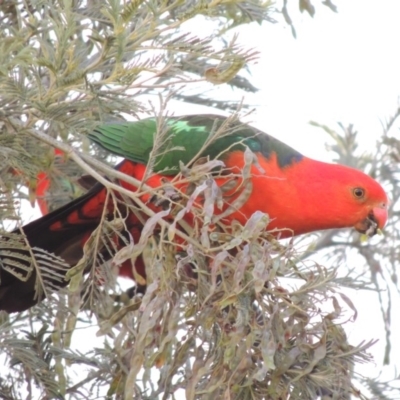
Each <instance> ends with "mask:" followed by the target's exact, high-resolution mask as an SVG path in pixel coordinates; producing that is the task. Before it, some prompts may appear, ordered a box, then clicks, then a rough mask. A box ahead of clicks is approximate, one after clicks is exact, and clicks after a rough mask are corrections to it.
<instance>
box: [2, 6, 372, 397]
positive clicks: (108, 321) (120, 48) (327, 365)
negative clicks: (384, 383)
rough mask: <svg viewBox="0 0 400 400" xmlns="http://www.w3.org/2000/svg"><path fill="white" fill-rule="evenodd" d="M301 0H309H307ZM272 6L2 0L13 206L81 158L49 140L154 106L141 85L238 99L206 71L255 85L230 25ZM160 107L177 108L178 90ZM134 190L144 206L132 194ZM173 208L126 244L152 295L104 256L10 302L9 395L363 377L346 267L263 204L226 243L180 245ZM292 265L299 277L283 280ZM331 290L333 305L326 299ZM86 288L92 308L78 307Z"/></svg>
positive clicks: (324, 388) (199, 183)
mask: <svg viewBox="0 0 400 400" xmlns="http://www.w3.org/2000/svg"><path fill="white" fill-rule="evenodd" d="M325 3H327V4H328V5H330V4H331V3H330V2H325ZM285 4H286V2H285ZM300 6H301V8H302V9H311V8H310V7H311V3H310V2H304V1H300ZM273 11H274V9H273V8H272V4H270V2H268V1H256V0H250V1H240V0H232V1H224V0H214V1H212V0H210V1H182V0H177V1H173V0H172V1H167V0H165V1H151V0H147V1H140V0H139V1H135V0H133V1H126V2H122V1H116V0H114V1H108V2H107V1H106V2H105V1H96V0H92V1H53V2H52V1H30V2H23V1H6V2H1V4H0V129H1V131H0V144H1V147H0V157H1V159H0V161H1V171H0V178H1V181H0V189H1V193H2V195H3V196H2V200H1V203H0V206H1V207H0V209H1V213H2V214H1V216H2V219H4V218H5V217H7V218H16V216H17V213H16V212H15V211H14V206H15V199H16V198H21V197H27V196H28V195H27V194H26V193H27V192H26V190H25V189H26V187H27V186H28V187H29V193H28V194H29V197H30V198H31V200H34V197H35V178H36V175H37V173H38V172H39V171H42V170H45V171H47V172H48V174H49V175H50V176H51V178H52V179H54V180H56V181H57V180H59V179H60V178H61V179H63V178H68V179H70V178H71V176H72V177H76V176H77V175H79V174H80V171H81V169H80V168H78V167H77V166H76V165H75V164H73V163H70V162H69V160H68V157H67V160H64V161H62V162H59V161H57V160H55V159H54V156H53V154H52V151H50V150H49V147H48V143H61V142H62V143H63V144H65V143H67V144H70V145H72V146H74V147H75V148H78V149H81V150H87V147H88V146H87V142H86V141H85V140H84V139H83V137H84V135H85V134H86V133H88V132H90V131H91V130H92V129H93V127H94V126H95V125H96V124H98V122H99V121H100V122H110V121H115V120H121V119H122V118H123V116H124V115H126V114H129V115H132V116H135V115H137V113H139V112H147V111H149V109H150V111H153V110H152V107H151V106H149V104H148V103H146V102H145V101H143V100H142V99H143V96H144V95H149V94H151V95H160V98H162V99H165V98H167V99H177V100H183V101H186V102H188V101H190V102H193V103H196V104H206V105H210V106H215V107H219V108H225V109H235V108H237V105H238V104H237V103H235V102H232V101H222V100H218V101H217V100H214V99H213V97H212V92H210V96H207V93H206V92H205V91H204V86H199V82H198V81H199V79H200V80H203V81H208V82H209V83H210V82H211V83H213V84H225V85H230V86H231V87H233V88H235V89H236V90H237V91H240V90H245V91H250V92H251V91H255V90H256V83H254V82H253V83H250V82H249V81H248V80H247V79H246V77H245V75H244V74H243V71H244V69H245V68H249V66H250V64H249V63H250V62H251V61H252V60H253V59H254V57H255V53H254V51H251V50H248V49H241V48H240V47H238V45H237V44H236V42H235V40H232V39H229V40H228V39H226V37H225V34H226V33H227V32H228V31H229V29H230V28H232V27H236V26H238V25H241V24H247V23H249V22H252V21H256V22H258V23H262V22H265V21H267V22H272V21H273V20H272V17H275V15H273V14H272V13H273ZM193 18H197V19H199V18H200V19H201V18H204V19H210V18H212V20H213V21H214V23H215V25H214V29H213V30H211V31H210V32H203V36H202V37H198V36H196V35H195V34H193V33H192V32H191V29H190V28H191V25H190V24H191V22H192V21H193ZM161 109H162V111H164V112H166V111H170V110H169V109H168V103H167V104H164V103H163V104H162V106H161ZM38 133H40V134H42V136H40V135H39V134H38ZM39 137H42V139H43V141H41V140H39V139H38V138H39ZM49 138H50V139H51V138H53V139H55V140H56V142H52V141H51V140H50V139H49ZM60 147H62V146H61V144H60ZM63 148H64V149H65V148H66V147H63ZM92 152H93V154H95V155H96V156H97V157H98V158H100V159H105V157H106V154H105V153H104V152H102V151H101V150H99V149H92ZM82 158H83V159H84V160H86V158H84V157H83V156H82ZM210 167H212V164H210ZM196 168H198V169H199V170H201V174H200V173H195V172H196ZM207 168H208V167H207V165H194V166H193V171H192V172H193V174H192V175H191V174H190V173H188V174H187V175H188V176H189V178H188V179H192V180H193V181H192V182H190V183H191V185H192V186H193V188H194V190H196V189H197V190H199V192H200V193H203V194H204V198H205V204H207V205H209V206H210V205H211V206H212V205H214V204H218V202H220V198H219V197H218V193H216V192H215V190H214V191H213V188H215V186H213V183H212V179H211V176H210V175H209V172H210V171H209V170H207ZM209 176H210V180H206V179H205V178H207V177H209ZM190 177H192V178H190ZM193 177H194V178H193ZM199 177H201V178H199ZM74 182H75V181H73V182H72V183H74ZM59 187H64V186H63V185H60V186H59ZM168 190H169V189H168V188H166V192H167V193H168ZM55 194H56V195H59V194H60V190H59V189H57V190H55ZM127 204H128V205H129V207H130V208H131V211H132V212H137V207H136V205H135V204H132V201H130V202H127ZM192 205H193V204H192ZM180 206H181V205H180V204H176V205H175V207H176V209H175V211H179V210H180V209H179V207H180ZM212 210H213V207H208V208H205V210H204V214H203V213H202V212H201V211H200V210H198V209H197V211H194V212H195V214H196V220H197V221H202V220H203V219H204V218H206V217H207V218H210V216H212V212H213V211H212ZM162 213H166V211H162ZM163 215H165V214H158V215H153V216H152V217H153V218H152V219H151V224H147V225H146V227H145V229H144V231H143V235H142V237H143V240H142V241H141V242H139V243H135V245H134V246H132V243H129V240H128V239H127V238H124V239H125V240H127V242H126V243H127V245H126V248H125V249H123V250H124V251H125V253H121V252H120V253H119V254H118V257H119V259H124V257H130V256H132V257H133V256H137V254H136V253H135V252H137V251H138V249H139V250H140V252H141V254H142V255H143V258H144V260H145V261H146V263H147V266H148V270H147V273H148V277H149V283H151V284H150V285H149V287H148V289H147V291H146V294H145V295H144V297H143V298H142V299H138V298H135V299H134V300H133V301H131V302H128V303H126V305H125V306H121V305H119V306H118V307H117V308H116V305H115V304H114V301H113V300H114V297H113V296H114V295H115V293H119V292H120V291H121V290H120V289H119V288H118V286H117V287H116V286H115V282H114V281H115V274H113V272H112V269H111V268H110V265H109V264H106V265H102V266H100V267H99V268H98V269H96V270H94V269H91V273H90V274H89V276H88V277H87V278H86V282H85V283H84V284H83V286H82V292H81V291H80V290H79V289H78V290H77V291H75V293H72V294H71V293H69V294H68V295H66V293H65V292H64V293H62V294H61V295H60V296H55V297H56V299H52V300H51V301H46V302H43V303H41V304H40V305H39V306H37V307H34V308H33V309H32V310H30V311H29V312H28V313H23V314H19V315H12V316H10V317H8V316H5V315H1V318H2V319H1V325H0V335H1V340H0V354H1V356H0V357H2V358H1V362H3V361H4V362H5V365H7V368H1V369H0V396H1V397H2V398H5V399H22V398H27V397H28V398H33V399H35V398H68V399H81V398H89V399H90V398H93V399H94V398H99V397H100V398H104V397H106V398H110V399H111V398H115V399H121V398H124V397H125V398H132V396H133V395H135V396H136V397H135V398H139V399H140V398H146V399H155V398H157V397H158V398H163V399H169V398H175V397H174V396H176V393H178V390H179V389H180V390H181V393H182V390H183V391H184V396H186V398H188V399H214V398H224V397H225V398H232V399H247V398H249V399H283V398H287V397H288V396H289V395H290V396H291V398H298V399H300V398H301V399H315V398H316V397H317V396H318V395H321V396H322V395H333V396H336V398H344V399H345V398H348V392H349V391H350V390H354V391H355V390H356V389H355V388H353V387H352V383H351V382H350V379H349V377H350V376H351V369H352V364H353V363H354V362H360V361H362V360H366V359H368V356H367V355H366V354H365V350H366V348H367V347H368V345H369V344H365V343H361V344H360V345H359V346H358V345H356V346H352V345H350V344H349V343H348V342H347V339H346V337H345V335H344V333H343V331H342V329H341V327H340V325H337V318H338V317H339V316H340V314H341V311H342V307H343V305H341V304H339V301H340V299H341V297H340V294H338V291H339V290H340V289H339V287H338V285H340V284H342V283H343V282H344V281H345V280H344V279H343V278H340V279H339V278H337V277H336V275H335V271H334V270H327V269H325V268H324V267H322V266H320V265H318V264H312V265H311V266H310V265H308V264H307V265H306V264H303V263H302V262H299V261H298V260H299V257H300V256H299V254H298V253H297V251H296V249H295V248H293V247H292V245H291V244H289V245H287V246H283V245H281V244H279V243H277V242H275V241H274V240H272V241H271V238H269V237H268V236H266V235H264V233H263V231H264V229H260V226H261V227H263V228H264V227H265V226H266V224H267V222H268V218H266V217H265V216H260V215H255V216H254V218H253V219H252V220H250V221H249V223H248V225H246V226H245V227H241V226H236V227H234V228H235V236H234V237H232V236H230V235H226V234H225V233H224V232H215V233H214V236H213V238H214V239H213V241H214V243H215V242H218V246H215V244H213V248H212V249H211V248H210V243H209V238H208V236H207V234H208V231H207V226H206V227H205V228H204V227H203V226H202V225H201V223H199V224H196V225H195V226H194V227H193V229H192V231H191V232H190V233H191V243H190V245H187V244H186V245H185V246H183V248H182V249H177V248H175V247H173V246H171V241H172V240H174V237H176V229H178V228H177V227H176V226H178V225H179V224H178V223H177V224H175V222H174V223H170V224H169V227H168V232H165V231H163V232H160V229H159V228H158V225H157V223H158V222H160V221H161V217H162V216H163ZM175 216H176V214H175ZM149 221H150V220H149ZM120 222H121V221H120V220H119V219H118V218H116V221H114V224H115V225H118V223H120ZM104 225H106V224H104ZM107 226H108V225H107ZM107 226H105V227H103V229H99V230H98V232H103V231H105V230H107V229H106V228H107ZM221 226H222V225H221ZM116 230H117V228H115V227H114V225H113V227H112V230H111V233H110V234H109V236H110V240H103V242H104V245H106V246H112V245H113V244H114V242H113V240H112V238H113V234H114V231H116ZM109 231H110V230H109ZM153 232H154V234H153V235H152V233H153ZM162 233H163V234H162ZM95 243H96V237H92V238H91V240H90V241H89V242H88V247H91V248H88V251H87V255H88V259H89V258H90V259H91V260H93V259H96V257H101V256H98V255H96V254H95V253H96V252H95V250H96V247H95V245H94V244H95ZM196 243H197V244H196ZM232 248H235V249H236V250H237V252H236V253H232V252H230V250H231V249H232ZM93 253H94V254H93ZM89 256H90V257H89ZM193 268H194V271H195V274H193V272H192V269H193ZM282 277H291V278H294V279H296V280H297V282H298V285H297V286H294V287H290V286H287V285H286V286H282V284H281V278H282ZM78 283H79V282H78ZM75 284H76V282H75ZM355 284H357V282H354V281H353V282H352V285H353V286H354V285H355ZM362 284H363V282H360V286H362ZM81 293H82V297H81ZM327 297H329V299H330V301H331V303H330V304H331V305H330V307H328V310H329V311H324V310H323V309H322V308H321V307H320V306H321V305H322V304H324V303H326V298H327ZM82 298H83V300H87V301H83V300H82ZM120 300H121V301H122V302H123V301H125V300H124V297H123V296H122V298H121V299H120ZM82 303H84V304H85V307H89V308H90V309H91V312H93V313H94V314H93V315H94V317H93V316H92V315H91V314H89V313H85V312H84V311H81V312H79V313H78V310H79V307H80V306H81V305H82ZM94 323H98V324H99V325H100V332H101V333H105V334H107V335H108V336H105V338H104V342H103V343H102V346H100V347H96V348H93V347H90V346H91V342H92V340H91V336H90V335H92V334H93V333H87V334H86V335H89V336H83V337H84V339H79V340H83V341H84V342H85V343H87V345H86V348H85V352H84V354H83V353H80V352H79V351H76V350H74V347H73V346H71V345H70V340H71V336H72V338H74V337H76V335H79V332H80V331H85V329H84V328H87V327H88V326H89V325H91V324H94ZM77 324H78V327H79V329H75V327H76V325H77ZM78 337H79V336H78ZM77 370H79V371H82V373H78V374H77V373H76V371H77ZM158 374H159V375H158ZM107 396H108V397H107Z"/></svg>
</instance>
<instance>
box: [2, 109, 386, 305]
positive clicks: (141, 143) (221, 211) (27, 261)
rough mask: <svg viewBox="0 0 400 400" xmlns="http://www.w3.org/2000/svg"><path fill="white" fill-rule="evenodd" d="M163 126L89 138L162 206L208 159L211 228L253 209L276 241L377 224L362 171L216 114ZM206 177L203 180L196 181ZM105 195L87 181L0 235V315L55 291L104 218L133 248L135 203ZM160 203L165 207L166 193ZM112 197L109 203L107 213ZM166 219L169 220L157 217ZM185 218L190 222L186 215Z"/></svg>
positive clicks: (381, 207)
mask: <svg viewBox="0 0 400 400" xmlns="http://www.w3.org/2000/svg"><path fill="white" fill-rule="evenodd" d="M164 125H165V126H164V128H163V129H160V127H159V128H157V127H158V126H159V124H158V122H157V119H155V118H149V119H143V120H140V121H136V122H123V123H118V124H106V125H100V126H98V127H97V128H96V129H95V130H94V132H92V133H91V134H89V137H90V138H91V139H92V140H93V141H94V142H96V143H98V144H99V145H100V146H102V147H103V148H104V149H106V150H108V151H109V152H111V153H113V154H115V155H118V156H121V157H123V158H124V160H123V161H122V162H120V163H119V164H118V165H117V166H116V167H115V168H116V169H117V170H119V171H120V172H123V173H125V174H127V175H128V176H130V177H133V178H135V179H136V180H137V181H143V184H144V185H145V186H146V187H147V188H148V187H151V188H154V189H155V190H156V192H157V193H163V194H164V200H165V197H166V196H165V193H166V192H167V191H168V190H166V187H167V186H168V187H169V188H170V189H171V187H172V189H173V190H174V189H176V192H181V193H187V195H188V196H190V193H193V187H192V188H191V192H190V190H189V189H190V185H188V183H187V180H186V183H185V179H184V178H185V176H184V175H185V172H184V171H185V169H186V172H187V171H189V172H187V173H188V174H190V171H191V170H190V168H192V167H193V166H196V165H197V166H199V168H200V169H199V170H200V171H201V164H202V163H205V162H207V160H208V161H210V160H217V162H215V163H214V164H213V166H214V167H215V168H213V169H212V176H213V178H214V179H215V181H214V182H216V184H217V188H218V187H219V190H220V192H221V193H222V197H223V199H224V202H223V206H222V207H218V206H217V205H215V210H214V216H215V217H216V220H215V221H218V218H219V217H220V218H219V222H220V223H221V224H223V226H224V227H225V228H224V229H226V227H228V229H229V226H230V224H231V223H232V222H233V221H238V222H239V223H241V224H242V225H244V224H245V223H246V221H247V220H248V219H249V218H250V217H251V216H252V215H253V213H255V212H256V211H259V212H262V213H266V214H268V216H269V219H270V222H269V224H268V226H267V229H268V231H269V232H271V234H272V235H274V236H276V237H277V238H287V237H291V236H294V235H300V234H303V233H307V232H312V231H318V230H323V229H332V228H347V227H354V228H355V229H356V230H357V231H359V232H362V233H366V234H367V235H369V236H372V235H374V234H375V233H376V232H377V231H378V230H379V229H381V228H383V227H384V225H385V223H386V220H387V217H388V214H387V213H388V200H387V196H386V194H385V192H384V190H383V188H382V187H381V186H380V185H379V184H378V183H377V182H376V181H375V180H374V179H372V178H371V177H369V176H368V175H366V174H364V173H363V172H360V171H358V170H356V169H353V168H349V167H346V166H343V165H336V164H329V163H324V162H320V161H316V160H313V159H310V158H307V157H305V156H303V155H302V154H300V153H299V152H297V151H296V150H294V149H292V148H291V147H289V146H287V145H286V144H284V143H282V142H280V141H279V140H277V139H275V138H273V137H271V136H269V135H267V134H265V133H264V132H262V131H260V130H258V129H256V128H254V127H251V126H249V125H246V124H242V123H240V122H239V121H237V120H234V119H226V118H225V117H220V116H216V115H197V116H186V117H173V118H168V119H166V120H165V124H164ZM156 132H159V134H158V135H157V136H156ZM160 132H161V133H160ZM156 137H157V139H155V138H156ZM149 163H151V165H148V164H149ZM208 172H209V171H208ZM207 176H209V175H207V174H206V173H204V176H203V177H201V178H202V179H203V181H204V180H206V178H207ZM201 178H200V179H199V182H201ZM114 183H117V184H118V185H120V186H121V187H123V188H124V189H126V190H129V191H130V192H138V193H139V191H140V196H139V198H140V200H141V203H140V204H146V205H149V207H150V209H151V210H153V212H159V211H160V210H163V209H165V208H168V204H167V205H166V204H165V202H162V201H161V202H158V200H154V196H152V195H151V193H149V192H148V191H146V190H143V188H139V189H138V188H137V187H136V186H135V185H133V184H130V183H127V182H126V181H124V180H122V179H118V180H114ZM249 188H250V189H249ZM214 190H215V186H214ZM217 190H218V189H217ZM111 192H112V193H111V196H110V191H109V190H108V189H106V188H105V186H103V185H102V184H100V183H96V184H95V185H94V186H93V187H92V188H91V189H90V190H89V191H88V192H87V193H86V194H85V195H83V196H81V197H79V198H77V199H76V200H74V201H71V202H70V203H68V204H66V205H64V206H63V207H61V208H59V209H57V210H55V211H53V212H50V213H49V214H47V215H44V216H43V217H41V218H39V219H37V220H35V221H33V222H31V223H29V224H26V225H25V226H23V227H22V229H16V230H15V231H14V232H13V233H12V234H11V235H8V236H7V235H5V237H4V238H3V240H2V243H1V244H0V310H5V311H7V312H16V311H23V310H26V309H28V308H29V307H31V306H33V305H35V304H36V303H37V302H38V301H40V300H41V299H42V298H44V297H45V296H46V291H43V290H40V288H42V289H43V287H46V285H47V286H48V287H49V288H52V289H55V290H57V289H58V288H60V287H62V286H66V285H67V284H68V281H67V280H65V279H64V277H65V273H66V269H68V268H72V267H73V266H74V265H75V264H76V263H77V262H78V261H79V260H80V259H81V258H82V255H83V247H84V244H85V242H86V241H87V240H88V238H89V237H90V235H91V233H92V232H93V231H94V230H95V229H96V228H97V227H98V226H99V223H100V222H101V221H102V220H103V219H104V218H108V219H112V218H113V216H114V215H115V212H116V210H117V211H119V212H120V215H123V216H124V221H125V227H124V229H125V231H126V232H129V235H128V236H130V237H132V238H133V240H134V241H135V242H137V241H138V240H139V238H140V234H141V231H142V229H143V224H144V223H145V221H146V220H148V218H149V217H148V215H145V214H143V213H141V210H140V207H139V206H137V205H135V207H134V211H132V210H133V209H132V208H127V206H126V205H125V206H124V205H123V204H126V203H124V202H123V201H121V200H122V197H121V196H122V195H121V194H118V193H114V192H113V191H111ZM110 197H112V198H113V199H114V201H110ZM161 197H162V196H161ZM167 197H168V196H167ZM217 197H218V196H217ZM170 198H171V199H170V201H171V202H174V201H175V200H174V199H173V196H172V195H171V196H170ZM115 199H119V203H120V205H119V206H117V207H116V206H114V204H116V203H115ZM243 199H244V200H243ZM125 200H126V199H125ZM107 201H108V202H107ZM106 203H107V204H106ZM167 203H168V202H167ZM202 203H203V204H204V199H203V200H201V195H200V196H198V198H197V199H196V202H195V206H196V207H198V208H199V207H201V204H202ZM124 207H125V208H124ZM183 207H184V205H183V206H182V207H181V209H182V208H183ZM199 209H200V208H199ZM127 210H128V212H127ZM218 216H219V217H218ZM168 218H170V219H173V216H172V217H171V216H167V215H166V219H168ZM185 218H186V220H187V221H188V223H191V224H194V223H195V221H194V217H193V215H192V214H191V213H190V212H189V213H187V215H186V216H185ZM209 222H211V223H212V222H213V221H209ZM216 225H217V226H218V222H217V223H216ZM217 228H218V227H217ZM15 241H17V242H18V243H19V244H18V245H15ZM181 242H182V240H181ZM21 243H24V245H25V247H24V248H22V245H21ZM181 244H182V243H181ZM117 246H121V244H118V243H117ZM101 252H102V257H103V260H107V259H110V258H111V257H112V256H113V254H112V251H111V250H110V249H109V248H105V249H104V248H103V249H101ZM126 264H127V263H124V265H122V267H121V274H122V275H126V276H131V277H133V274H132V269H136V271H137V272H138V273H139V275H140V276H142V277H145V270H144V265H143V263H142V262H141V260H140V257H139V258H137V260H136V263H135V265H134V266H131V265H126ZM38 268H39V271H40V272H39V273H38ZM49 270H50V272H51V273H49ZM55 276H57V277H58V278H57V279H55Z"/></svg>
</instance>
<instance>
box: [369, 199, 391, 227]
mask: <svg viewBox="0 0 400 400" xmlns="http://www.w3.org/2000/svg"><path fill="white" fill-rule="evenodd" d="M372 212H373V214H374V219H375V221H376V223H377V224H378V228H379V229H383V227H384V226H385V225H386V222H387V219H388V207H387V204H381V205H380V206H378V207H375V208H373V209H372Z"/></svg>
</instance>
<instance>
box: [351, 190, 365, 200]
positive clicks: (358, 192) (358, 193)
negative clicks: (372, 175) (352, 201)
mask: <svg viewBox="0 0 400 400" xmlns="http://www.w3.org/2000/svg"><path fill="white" fill-rule="evenodd" d="M353 194H354V197H355V198H357V199H362V198H363V197H364V195H365V190H364V189H363V188H355V189H353Z"/></svg>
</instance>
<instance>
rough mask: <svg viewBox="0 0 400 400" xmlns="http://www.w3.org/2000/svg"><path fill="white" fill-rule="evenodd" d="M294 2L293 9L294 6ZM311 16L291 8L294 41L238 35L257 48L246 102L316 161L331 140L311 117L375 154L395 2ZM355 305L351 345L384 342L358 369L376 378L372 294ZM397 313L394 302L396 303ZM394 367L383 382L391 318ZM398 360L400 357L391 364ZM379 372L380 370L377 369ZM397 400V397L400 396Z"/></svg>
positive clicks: (391, 56)
mask: <svg viewBox="0 0 400 400" xmlns="http://www.w3.org/2000/svg"><path fill="white" fill-rule="evenodd" d="M289 3H294V6H295V7H297V4H298V2H297V1H294V2H289ZM313 3H314V5H316V6H317V12H316V16H315V17H314V19H311V18H310V17H309V16H308V14H299V12H298V10H297V9H296V8H295V9H293V10H292V11H291V14H290V15H291V17H292V19H293V20H294V23H295V27H296V31H297V39H296V40H295V39H293V37H292V35H291V32H290V27H288V26H285V25H284V24H281V23H280V24H276V25H272V24H265V25H263V26H262V27H259V26H253V27H252V29H248V30H247V29H246V30H243V31H244V32H243V31H242V32H241V36H240V40H241V41H247V42H248V43H251V45H252V46H257V48H258V49H259V50H260V52H261V60H260V62H259V63H258V65H256V66H254V67H252V68H251V71H252V73H253V83H255V84H256V86H258V87H259V88H260V92H259V93H258V94H257V95H256V96H254V99H253V98H252V99H251V101H254V103H258V104H260V107H257V113H256V115H255V118H254V120H255V122H256V124H257V126H258V127H259V128H261V129H263V130H264V131H266V132H268V133H270V134H272V135H274V136H277V137H278V138H279V139H281V140H282V141H284V142H286V143H288V144H290V145H291V146H293V147H295V148H296V149H297V150H300V151H301V152H302V153H303V154H305V155H307V156H310V157H312V158H317V159H321V160H327V161H330V159H329V154H328V153H327V152H326V150H325V147H324V144H325V143H326V142H327V141H328V140H329V138H328V136H327V134H325V133H324V132H323V131H322V130H320V129H317V128H314V127H312V126H310V125H309V124H308V122H309V121H310V120H314V121H317V122H320V123H322V124H326V125H328V126H331V127H334V128H335V127H336V126H335V124H336V122H339V121H340V122H343V123H344V124H345V125H346V124H348V123H354V124H355V127H356V128H357V130H358V131H359V132H360V134H359V139H362V146H363V147H364V148H365V149H367V150H368V151H370V152H372V153H373V150H374V146H375V141H376V138H377V137H378V136H379V134H380V133H381V132H382V128H381V121H384V120H385V119H386V118H387V117H389V116H390V115H392V114H393V113H394V111H395V110H396V109H397V107H398V104H399V103H398V99H399V95H400V53H399V42H398V41H399V38H400V1H396V0H384V1H380V2H375V1H368V0H352V1H349V0H347V1H346V0H336V1H333V3H334V4H335V5H337V6H338V11H339V12H338V14H335V13H333V12H331V11H330V10H329V9H328V8H327V7H324V6H323V5H319V4H317V3H318V2H317V1H313ZM346 293H347V294H348V295H349V296H351V298H352V300H354V301H355V304H356V307H357V309H358V311H359V316H358V318H357V320H356V321H355V322H354V323H353V324H348V325H347V328H346V331H347V332H348V333H349V338H350V340H351V341H352V342H353V343H354V344H356V343H359V342H361V341H362V340H363V339H367V340H368V339H370V338H376V339H381V340H380V342H379V343H378V344H376V345H375V346H374V347H373V349H372V350H371V351H370V352H371V353H372V354H373V355H374V357H375V360H376V365H374V364H369V365H366V366H362V367H361V368H359V369H358V370H359V371H360V372H362V373H363V374H365V375H369V376H371V377H377V376H378V375H379V372H380V368H381V364H382V358H383V349H384V336H383V334H384V333H383V327H382V324H383V322H382V319H381V315H380V310H379V303H378V298H377V296H376V295H374V294H372V293H355V292H353V293H351V292H350V291H347V292H346ZM393 300H394V302H397V305H396V304H394V305H393V309H394V310H399V309H400V301H399V298H398V297H397V299H393ZM392 323H393V329H392V345H393V348H392V354H391V359H392V363H393V365H392V366H390V367H388V368H385V370H384V372H383V375H382V376H381V379H382V380H384V379H394V378H395V376H396V372H395V369H394V365H396V366H397V371H398V370H399V367H400V360H399V357H396V355H398V354H400V343H399V342H400V340H397V343H396V338H400V322H399V318H398V315H394V316H393V317H392ZM396 358H397V359H396ZM377 367H378V368H377ZM399 398H400V395H399Z"/></svg>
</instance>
